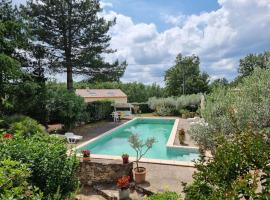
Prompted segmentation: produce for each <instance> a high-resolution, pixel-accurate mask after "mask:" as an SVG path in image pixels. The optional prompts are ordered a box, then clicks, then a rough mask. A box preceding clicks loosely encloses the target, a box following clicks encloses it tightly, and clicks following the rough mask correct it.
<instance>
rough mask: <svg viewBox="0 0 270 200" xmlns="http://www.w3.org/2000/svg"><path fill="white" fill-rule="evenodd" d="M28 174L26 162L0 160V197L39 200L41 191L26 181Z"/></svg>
mask: <svg viewBox="0 0 270 200" xmlns="http://www.w3.org/2000/svg"><path fill="white" fill-rule="evenodd" d="M30 176H31V170H30V169H29V167H28V165H27V164H22V163H20V162H18V161H14V160H10V159H6V160H2V161H0V188H1V189H0V199H25V200H33V199H35V200H41V199H42V193H41V192H39V190H38V188H35V187H34V188H33V187H32V186H31V185H30V184H29V183H28V179H29V177H30Z"/></svg>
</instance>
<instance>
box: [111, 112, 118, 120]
mask: <svg viewBox="0 0 270 200" xmlns="http://www.w3.org/2000/svg"><path fill="white" fill-rule="evenodd" d="M112 117H113V121H114V122H117V121H119V114H118V112H113V113H112Z"/></svg>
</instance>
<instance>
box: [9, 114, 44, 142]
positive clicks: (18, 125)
mask: <svg viewBox="0 0 270 200" xmlns="http://www.w3.org/2000/svg"><path fill="white" fill-rule="evenodd" d="M9 131H10V132H11V133H13V134H16V135H20V136H22V137H24V138H26V137H31V136H33V135H36V134H47V133H46V130H45V127H44V126H42V125H41V124H39V123H38V122H37V121H36V120H34V119H31V118H30V117H23V118H18V119H17V122H13V123H12V124H11V125H10V129H9Z"/></svg>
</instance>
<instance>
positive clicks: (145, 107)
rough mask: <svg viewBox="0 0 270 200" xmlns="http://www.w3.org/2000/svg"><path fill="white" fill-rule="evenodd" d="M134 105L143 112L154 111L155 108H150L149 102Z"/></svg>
mask: <svg viewBox="0 0 270 200" xmlns="http://www.w3.org/2000/svg"><path fill="white" fill-rule="evenodd" d="M132 105H133V106H134V107H135V106H138V107H139V110H140V111H141V113H152V112H153V110H152V109H150V108H149V105H148V103H132Z"/></svg>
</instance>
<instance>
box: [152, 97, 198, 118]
mask: <svg viewBox="0 0 270 200" xmlns="http://www.w3.org/2000/svg"><path fill="white" fill-rule="evenodd" d="M200 103H201V94H192V95H183V96H180V97H168V98H159V99H158V98H155V97H153V98H150V99H149V100H148V105H149V108H150V109H152V110H155V111H156V113H157V114H158V115H161V116H168V115H177V114H183V111H185V113H186V112H193V113H195V112H196V111H197V110H198V108H199V106H200Z"/></svg>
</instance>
